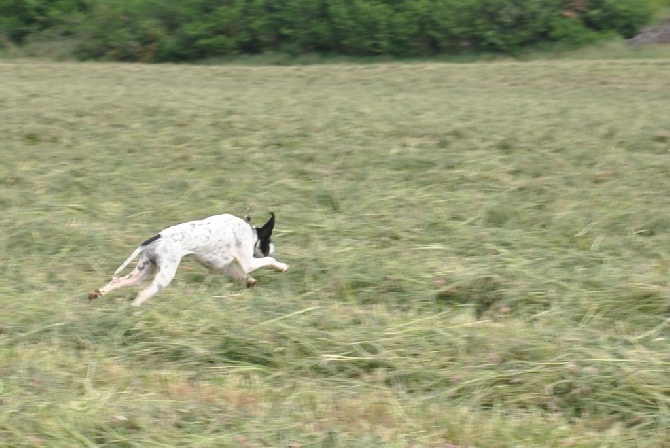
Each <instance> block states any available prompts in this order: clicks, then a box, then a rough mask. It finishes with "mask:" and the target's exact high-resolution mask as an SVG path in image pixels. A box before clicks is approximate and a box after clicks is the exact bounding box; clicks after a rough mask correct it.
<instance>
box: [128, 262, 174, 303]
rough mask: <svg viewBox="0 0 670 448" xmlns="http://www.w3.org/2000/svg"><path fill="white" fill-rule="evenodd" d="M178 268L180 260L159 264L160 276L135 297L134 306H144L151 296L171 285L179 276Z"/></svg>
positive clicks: (157, 275)
mask: <svg viewBox="0 0 670 448" xmlns="http://www.w3.org/2000/svg"><path fill="white" fill-rule="evenodd" d="M177 267H179V260H177V261H176V262H170V263H159V265H158V274H156V277H154V280H153V281H152V282H151V284H150V285H149V286H147V287H146V288H144V289H143V290H142V291H140V292H139V294H137V297H135V300H133V303H132V305H133V306H140V305H142V304H143V303H144V302H146V301H147V300H149V298H151V296H153V295H154V294H156V293H157V292H159V291H160V290H161V289H163V288H165V287H166V286H167V285H169V284H170V282H171V281H172V279H173V278H174V276H175V275H176V274H177Z"/></svg>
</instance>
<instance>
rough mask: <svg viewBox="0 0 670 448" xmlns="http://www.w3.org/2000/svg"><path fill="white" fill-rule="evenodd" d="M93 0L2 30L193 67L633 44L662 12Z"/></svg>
mask: <svg viewBox="0 0 670 448" xmlns="http://www.w3.org/2000/svg"><path fill="white" fill-rule="evenodd" d="M89 1H90V0H55V1H49V0H0V27H1V28H0V30H1V32H2V34H4V35H5V36H7V37H9V38H10V39H12V40H14V41H17V42H18V41H21V40H22V39H23V38H24V37H25V36H26V35H28V34H30V33H34V32H39V31H40V30H44V29H46V28H49V27H54V26H69V29H72V30H74V29H75V26H74V25H75V24H76V23H79V22H81V23H83V26H82V27H81V28H80V29H79V30H78V33H79V35H80V37H81V44H80V45H79V48H78V55H79V56H80V57H81V58H84V59H112V60H121V61H147V62H148V61H153V62H162V61H188V60H197V59H203V58H207V57H216V56H225V55H231V54H239V53H263V52H283V53H290V54H300V53H305V52H319V53H331V54H344V55H361V56H366V55H392V56H415V57H416V56H427V55H432V54H442V53H445V52H460V51H464V50H466V51H493V52H504V53H514V52H516V51H519V50H520V49H522V48H524V47H527V46H532V45H536V44H539V43H543V42H562V43H567V44H570V45H581V44H584V43H590V42H592V41H594V40H597V39H600V38H602V37H603V36H609V35H611V34H613V33H615V34H619V35H622V36H624V37H630V36H631V35H633V34H634V33H636V32H637V30H639V29H640V28H641V27H642V26H644V25H645V24H647V23H648V22H649V21H650V20H651V19H652V17H653V15H654V12H655V11H656V10H657V9H658V7H660V6H659V3H658V0H192V1H189V2H181V1H179V0H163V1H161V0H99V1H96V2H91V3H89ZM82 17H85V20H84V19H83V18H82ZM73 18H78V19H77V20H73Z"/></svg>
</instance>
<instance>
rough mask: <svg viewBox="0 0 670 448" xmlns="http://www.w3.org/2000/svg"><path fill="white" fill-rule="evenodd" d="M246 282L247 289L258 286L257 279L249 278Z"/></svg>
mask: <svg viewBox="0 0 670 448" xmlns="http://www.w3.org/2000/svg"><path fill="white" fill-rule="evenodd" d="M246 282H247V288H253V287H254V286H256V279H255V278H253V277H247V279H246Z"/></svg>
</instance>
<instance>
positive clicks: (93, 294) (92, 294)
mask: <svg viewBox="0 0 670 448" xmlns="http://www.w3.org/2000/svg"><path fill="white" fill-rule="evenodd" d="M100 296H102V292H101V291H100V290H99V289H94V290H93V291H91V292H89V293H88V300H93V299H97V298H98V297H100Z"/></svg>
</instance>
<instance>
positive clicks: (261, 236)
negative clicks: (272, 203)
mask: <svg viewBox="0 0 670 448" xmlns="http://www.w3.org/2000/svg"><path fill="white" fill-rule="evenodd" d="M274 226H275V214H274V213H270V219H269V220H268V222H266V223H265V224H263V226H262V227H254V228H255V229H256V235H257V236H258V239H257V240H256V245H255V246H254V256H255V257H259V258H260V257H268V256H270V255H272V254H273V253H274V251H275V246H274V244H272V243H271V242H270V237H271V236H272V229H273V228H274Z"/></svg>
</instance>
